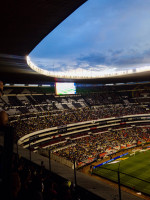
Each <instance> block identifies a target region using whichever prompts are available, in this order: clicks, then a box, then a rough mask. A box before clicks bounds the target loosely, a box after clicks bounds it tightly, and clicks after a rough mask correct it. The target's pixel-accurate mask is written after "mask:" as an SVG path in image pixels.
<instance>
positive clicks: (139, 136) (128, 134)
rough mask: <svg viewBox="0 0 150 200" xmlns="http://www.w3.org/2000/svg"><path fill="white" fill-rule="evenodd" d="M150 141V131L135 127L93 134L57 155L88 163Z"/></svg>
mask: <svg viewBox="0 0 150 200" xmlns="http://www.w3.org/2000/svg"><path fill="white" fill-rule="evenodd" d="M147 141H150V129H148V128H147V129H146V128H140V127H133V128H131V127H130V128H128V129H120V130H114V131H108V132H105V133H99V134H93V135H90V136H87V137H83V138H80V139H76V140H73V141H72V144H74V145H70V146H69V147H66V148H63V149H61V150H58V151H56V150H55V154H56V155H57V156H60V157H64V158H66V159H68V160H70V161H72V162H73V161H74V159H75V160H76V163H77V165H78V164H79V163H80V162H86V160H88V159H89V158H93V159H96V158H97V156H98V155H99V156H100V155H101V154H103V153H106V155H107V154H111V153H113V152H117V151H118V150H120V149H121V148H126V147H128V145H129V146H133V145H137V144H138V143H145V142H147Z"/></svg>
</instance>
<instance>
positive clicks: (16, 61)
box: [0, 0, 150, 84]
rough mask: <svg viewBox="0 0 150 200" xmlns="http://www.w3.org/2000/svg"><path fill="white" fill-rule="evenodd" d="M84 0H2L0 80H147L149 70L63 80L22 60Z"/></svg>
mask: <svg viewBox="0 0 150 200" xmlns="http://www.w3.org/2000/svg"><path fill="white" fill-rule="evenodd" d="M84 2H86V0H63V1H62V0H32V1H30V0H26V1H20V0H14V1H12V0H5V1H3V2H2V3H1V9H0V24H1V29H0V79H1V80H3V81H4V83H25V84H28V83H37V84H44V83H45V84H46V83H49V82H53V81H75V82H80V83H115V82H132V81H149V80H150V78H149V77H150V73H139V74H134V75H126V76H125V75H124V76H121V77H114V78H100V79H78V80H64V79H57V80H56V79H55V78H54V77H47V76H44V75H41V74H39V73H37V72H34V71H33V70H32V69H30V67H29V66H28V65H27V63H26V59H25V56H26V55H28V54H29V53H30V52H31V51H32V50H33V49H34V48H35V47H36V45H37V44H38V43H39V42H40V41H41V40H42V39H43V38H44V37H45V36H46V35H47V34H49V33H50V32H51V31H52V30H53V29H54V28H56V27H57V26H58V25H59V24H60V23H61V22H62V21H63V20H64V19H66V18H67V17H68V16H69V15H70V14H71V13H72V12H74V11H75V10H76V9H77V8H78V7H79V6H81V5H82V4H83V3H84Z"/></svg>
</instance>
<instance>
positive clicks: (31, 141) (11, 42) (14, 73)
mask: <svg viewBox="0 0 150 200" xmlns="http://www.w3.org/2000/svg"><path fill="white" fill-rule="evenodd" d="M87 2H88V1H86V0H76V1H73V0H71V1H70V0H65V1H60V0H55V1H53V0H48V1H46V0H38V1H35V0H33V1H26V2H20V1H16V2H15V3H14V2H12V1H9V0H8V1H5V2H3V3H2V10H1V12H0V19H1V27H2V29H1V33H0V36H1V37H0V81H1V82H0V83H1V84H3V86H2V87H1V85H0V87H1V91H0V93H1V97H0V107H1V108H0V111H1V114H2V113H3V114H4V113H5V114H6V115H7V116H8V119H9V120H8V122H7V123H5V122H4V123H3V116H0V146H1V148H0V149H1V163H0V179H1V194H3V196H4V197H5V198H4V199H13V200H15V199H16V200H20V199H27V198H28V199H32V200H38V199H40V200H48V199H52V200H61V199H62V200H63V199H64V200H79V199H80V200H82V199H86V200H98V199H108V200H109V199H110V200H111V199H112V200H115V199H119V200H120V199H124V200H126V199H129V200H130V199H131V200H138V199H139V200H140V199H150V186H149V185H150V177H149V174H150V169H149V164H150V78H149V77H150V68H149V67H148V66H147V67H139V68H136V69H132V70H131V69H128V70H125V71H124V70H123V71H119V72H115V73H109V74H105V75H99V74H98V73H94V72H92V71H90V72H88V71H87V70H82V73H81V71H79V73H77V70H76V71H74V73H67V72H66V73H65V72H63V73H62V72H56V71H48V70H45V69H41V68H40V67H38V66H37V65H36V64H34V62H33V61H32V58H30V55H29V54H30V53H31V52H32V51H33V49H34V48H35V47H36V46H37V45H38V44H39V43H40V42H41V41H42V40H43V39H44V38H45V37H46V36H47V35H48V34H49V33H50V34H51V32H53V30H55V29H57V26H58V25H59V24H61V23H62V22H63V21H64V20H65V19H66V18H67V17H68V16H70V15H71V14H72V13H73V12H74V11H76V10H78V8H80V7H82V6H83V5H84V4H85V5H86V3H87ZM8 5H9V6H8ZM84 72H85V73H84ZM6 121H7V120H6Z"/></svg>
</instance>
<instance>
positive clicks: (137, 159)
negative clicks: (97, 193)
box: [93, 150, 150, 195]
mask: <svg viewBox="0 0 150 200" xmlns="http://www.w3.org/2000/svg"><path fill="white" fill-rule="evenodd" d="M118 168H119V171H120V173H119V174H120V183H121V185H125V186H128V187H130V188H132V189H135V190H137V191H140V192H143V193H146V194H149V195H150V150H147V151H142V152H136V153H135V155H134V154H133V155H130V154H128V155H126V156H123V157H122V158H119V159H117V160H116V161H114V162H111V163H109V164H105V165H102V166H100V167H98V168H96V169H94V170H93V173H94V174H96V175H98V176H101V177H104V178H107V179H109V180H112V181H115V182H118Z"/></svg>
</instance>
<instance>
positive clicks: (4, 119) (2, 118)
mask: <svg viewBox="0 0 150 200" xmlns="http://www.w3.org/2000/svg"><path fill="white" fill-rule="evenodd" d="M7 123H8V115H7V113H6V112H5V111H4V110H2V111H1V112H0V126H6V125H7Z"/></svg>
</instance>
